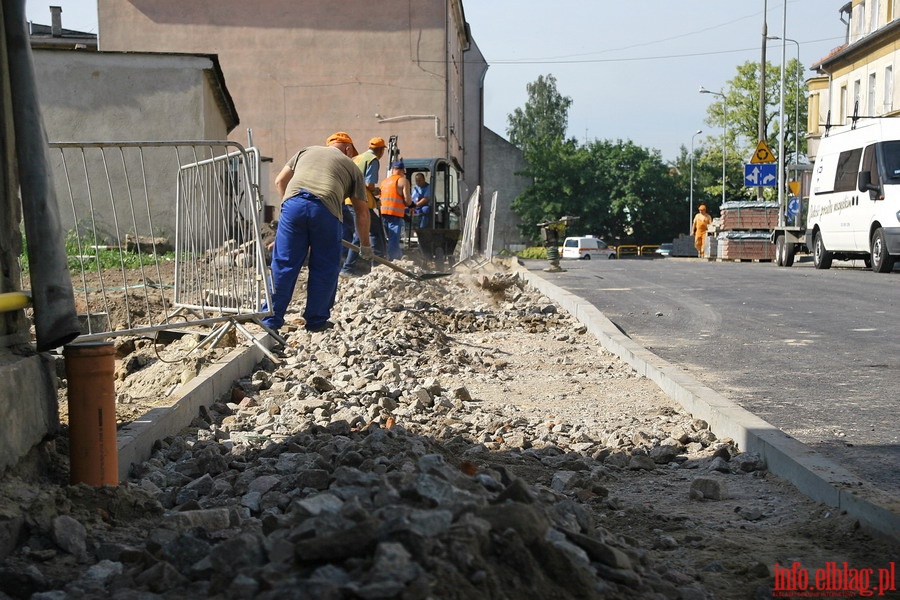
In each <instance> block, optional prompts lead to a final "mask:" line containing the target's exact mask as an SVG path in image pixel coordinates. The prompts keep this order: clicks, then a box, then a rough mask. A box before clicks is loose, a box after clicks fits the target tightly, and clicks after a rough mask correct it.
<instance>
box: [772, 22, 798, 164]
mask: <svg viewBox="0 0 900 600" xmlns="http://www.w3.org/2000/svg"><path fill="white" fill-rule="evenodd" d="M768 39H770V40H780V39H782V38H781V37H779V36H777V35H770V36H768ZM784 41H785V42H793V43H794V44H795V45H796V46H797V102H796V103H795V104H794V162H795V163H799V162H800V81H801V79H803V65H801V64H800V42H798V41H797V40H792V39H791V38H787V37H786V38H784Z"/></svg>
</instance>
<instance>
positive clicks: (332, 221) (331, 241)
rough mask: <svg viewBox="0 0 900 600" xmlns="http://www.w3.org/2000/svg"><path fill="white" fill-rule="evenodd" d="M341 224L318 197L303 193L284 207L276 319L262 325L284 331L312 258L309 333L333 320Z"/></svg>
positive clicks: (275, 258)
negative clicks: (305, 266) (286, 316)
mask: <svg viewBox="0 0 900 600" xmlns="http://www.w3.org/2000/svg"><path fill="white" fill-rule="evenodd" d="M341 233H342V231H341V221H340V220H339V219H338V218H337V217H335V216H334V215H333V214H332V213H331V211H330V210H328V208H327V207H326V206H325V205H324V204H323V203H322V201H321V200H319V198H318V197H316V196H315V195H313V194H311V193H309V192H307V191H306V190H301V191H300V193H299V194H297V195H296V196H292V197H291V198H288V199H287V200H285V201H284V202H283V203H282V204H281V218H280V219H279V220H278V229H277V231H276V232H275V247H274V248H273V249H272V266H271V268H272V288H273V289H272V313H273V314H272V316H270V317H266V318H265V319H263V323H264V324H265V325H266V326H268V327H271V328H272V329H276V330H277V329H279V328H280V327H281V326H282V325H284V314H285V313H286V312H287V307H288V305H289V304H290V302H291V298H292V297H293V295H294V286H296V284H297V277H298V276H299V275H300V269H301V268H302V267H303V262H304V261H305V260H306V257H307V255H309V265H308V266H309V277H308V280H307V285H306V308H305V309H304V311H303V318H304V319H305V320H306V327H307V329H309V328H316V327H318V326H320V325H322V324H323V323H324V322H325V321H327V320H328V318H329V317H330V316H331V307H332V306H334V296H335V294H336V293H337V284H338V273H339V272H340V268H341Z"/></svg>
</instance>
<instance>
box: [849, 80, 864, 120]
mask: <svg viewBox="0 0 900 600" xmlns="http://www.w3.org/2000/svg"><path fill="white" fill-rule="evenodd" d="M861 98H862V81H861V80H859V79H857V80H856V81H854V82H853V106H851V107H850V109H851V110H852V111H853V114H852V115H851V116H854V117H856V116H858V115H859V101H860V99H861Z"/></svg>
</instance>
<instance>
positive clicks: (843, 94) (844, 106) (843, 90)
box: [838, 85, 850, 124]
mask: <svg viewBox="0 0 900 600" xmlns="http://www.w3.org/2000/svg"><path fill="white" fill-rule="evenodd" d="M849 101H850V99H849V98H848V97H847V86H846V85H842V86H841V105H840V106H839V107H838V109H839V110H838V114H839V116H840V119H839V120H838V122H839V123H842V124H843V123H846V122H847V103H848V102H849Z"/></svg>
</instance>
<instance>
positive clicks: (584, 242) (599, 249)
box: [562, 235, 616, 260]
mask: <svg viewBox="0 0 900 600" xmlns="http://www.w3.org/2000/svg"><path fill="white" fill-rule="evenodd" d="M562 257H563V258H581V259H584V260H591V258H615V257H616V250H615V248H610V247H609V245H608V244H607V243H606V242H604V241H603V240H601V239H600V238H598V237H594V236H592V235H585V236H580V237H567V238H566V240H565V241H564V242H563V249H562Z"/></svg>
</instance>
